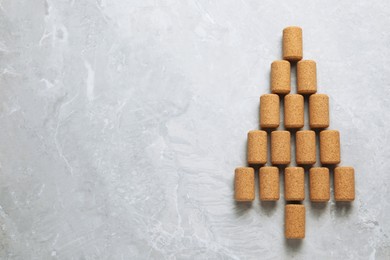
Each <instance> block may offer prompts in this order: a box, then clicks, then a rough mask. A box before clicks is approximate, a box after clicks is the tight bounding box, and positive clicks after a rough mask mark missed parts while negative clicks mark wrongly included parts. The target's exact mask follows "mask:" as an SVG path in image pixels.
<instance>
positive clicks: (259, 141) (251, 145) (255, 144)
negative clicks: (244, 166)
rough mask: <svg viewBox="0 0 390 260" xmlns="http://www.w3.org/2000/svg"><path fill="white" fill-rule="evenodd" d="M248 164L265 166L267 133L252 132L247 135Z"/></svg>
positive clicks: (260, 131)
mask: <svg viewBox="0 0 390 260" xmlns="http://www.w3.org/2000/svg"><path fill="white" fill-rule="evenodd" d="M247 156H248V164H265V163H266V162H267V132H266V131H262V130H252V131H249V133H248V144H247Z"/></svg>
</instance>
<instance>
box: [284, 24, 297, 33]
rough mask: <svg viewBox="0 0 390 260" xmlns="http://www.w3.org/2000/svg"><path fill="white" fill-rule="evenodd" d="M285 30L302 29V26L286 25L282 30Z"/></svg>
mask: <svg viewBox="0 0 390 260" xmlns="http://www.w3.org/2000/svg"><path fill="white" fill-rule="evenodd" d="M287 30H301V31H302V28H301V27H299V26H295V25H291V26H287V27H286V28H284V29H283V32H285V31H287Z"/></svg>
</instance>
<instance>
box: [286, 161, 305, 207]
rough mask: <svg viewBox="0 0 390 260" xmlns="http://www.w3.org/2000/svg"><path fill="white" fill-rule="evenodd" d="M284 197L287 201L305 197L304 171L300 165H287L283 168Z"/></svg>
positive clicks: (299, 199) (300, 199)
mask: <svg viewBox="0 0 390 260" xmlns="http://www.w3.org/2000/svg"><path fill="white" fill-rule="evenodd" d="M284 199H285V200H287V201H302V200H304V199H305V171H304V169H303V168H302V167H287V168H286V169H285V170H284Z"/></svg>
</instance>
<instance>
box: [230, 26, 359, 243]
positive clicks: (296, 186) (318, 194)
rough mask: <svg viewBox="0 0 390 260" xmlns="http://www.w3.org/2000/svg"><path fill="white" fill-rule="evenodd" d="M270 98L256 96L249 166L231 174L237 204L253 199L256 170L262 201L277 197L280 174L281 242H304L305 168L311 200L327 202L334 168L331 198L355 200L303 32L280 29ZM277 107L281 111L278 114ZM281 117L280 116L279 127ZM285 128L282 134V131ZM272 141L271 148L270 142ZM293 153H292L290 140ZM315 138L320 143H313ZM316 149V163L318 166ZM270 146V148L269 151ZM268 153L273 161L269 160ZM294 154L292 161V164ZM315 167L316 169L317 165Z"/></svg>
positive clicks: (349, 170) (348, 170) (350, 169)
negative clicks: (257, 125) (280, 43)
mask: <svg viewBox="0 0 390 260" xmlns="http://www.w3.org/2000/svg"><path fill="white" fill-rule="evenodd" d="M295 63H296V69H297V79H296V82H297V84H296V85H297V89H296V92H297V94H290V92H291V67H292V66H291V64H295ZM270 85H271V93H270V94H263V95H261V97H260V130H251V131H249V132H248V139H247V164H248V165H247V167H239V168H237V169H236V170H235V182H234V183H235V200H236V201H253V200H254V199H255V197H256V196H255V172H256V171H255V169H257V168H259V171H258V173H259V190H260V200H262V201H275V200H279V198H280V177H279V170H280V169H281V168H282V169H284V189H283V190H284V199H285V200H286V202H287V204H286V205H285V237H286V238H287V239H303V238H304V237H305V215H306V214H305V211H306V209H305V206H304V205H303V204H302V201H304V200H305V170H304V168H303V167H305V168H309V188H310V193H309V194H310V198H309V199H310V201H311V202H313V203H327V202H328V201H329V200H330V176H329V174H330V171H329V168H332V169H333V167H334V166H336V167H335V168H334V178H333V179H334V189H333V190H334V199H335V200H336V201H352V200H354V199H355V183H354V169H353V167H345V166H338V164H340V162H341V158H340V157H341V156H340V133H339V131H337V130H331V129H327V128H329V125H330V120H329V97H328V96H327V95H326V94H320V93H317V65H316V62H315V61H313V60H303V40H302V29H301V28H300V27H296V26H292V27H287V28H285V29H284V30H283V60H277V61H274V62H272V64H271V82H270ZM305 98H306V99H308V105H309V107H308V110H309V118H308V125H309V127H310V129H305V130H303V127H304V126H305V116H304V115H305V113H304V111H305V107H304V106H305V102H304V101H305ZM281 103H283V104H284V107H283V108H284V109H283V110H281V109H280V107H281ZM280 113H283V122H282V123H281V120H280V119H281V116H280ZM283 128H284V129H283ZM268 136H270V143H268V141H267V140H268ZM292 136H293V137H294V136H295V138H293V140H295V150H294V151H291V139H292ZM317 136H318V137H319V138H318V140H319V143H317V142H316V140H317ZM318 145H319V151H320V155H319V158H320V161H319V162H317V154H316V153H317V149H316V147H317V146H318ZM269 146H270V149H268V148H269ZM268 150H269V151H270V153H271V155H270V158H271V160H270V161H268V159H267V158H268V154H267V153H268ZM291 152H295V161H294V162H292V161H291ZM317 165H318V166H317Z"/></svg>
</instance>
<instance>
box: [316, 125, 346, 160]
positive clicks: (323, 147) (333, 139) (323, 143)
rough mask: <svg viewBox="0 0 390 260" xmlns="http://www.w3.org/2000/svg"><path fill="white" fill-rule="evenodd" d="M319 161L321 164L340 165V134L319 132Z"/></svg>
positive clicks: (327, 131) (330, 131) (328, 131)
mask: <svg viewBox="0 0 390 260" xmlns="http://www.w3.org/2000/svg"><path fill="white" fill-rule="evenodd" d="M320 159H321V163H322V164H338V163H340V161H341V160H340V133H339V131H337V130H324V131H321V132H320Z"/></svg>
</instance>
